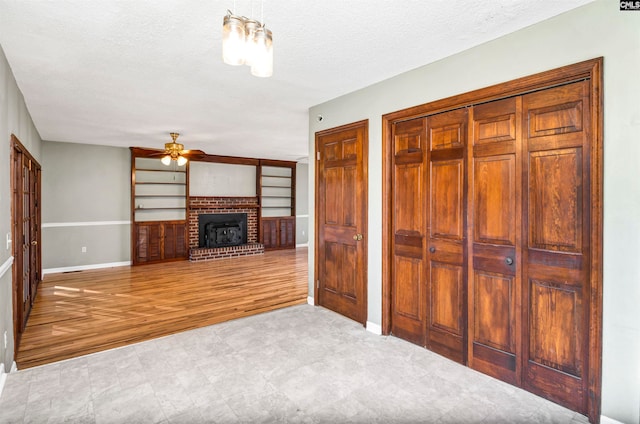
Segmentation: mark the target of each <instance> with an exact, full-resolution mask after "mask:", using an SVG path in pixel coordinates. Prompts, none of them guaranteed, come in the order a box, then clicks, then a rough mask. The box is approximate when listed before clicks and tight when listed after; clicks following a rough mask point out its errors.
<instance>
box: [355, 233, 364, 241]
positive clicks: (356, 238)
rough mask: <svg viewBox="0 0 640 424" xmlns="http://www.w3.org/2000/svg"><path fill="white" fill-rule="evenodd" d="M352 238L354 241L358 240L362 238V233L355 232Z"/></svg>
mask: <svg viewBox="0 0 640 424" xmlns="http://www.w3.org/2000/svg"><path fill="white" fill-rule="evenodd" d="M353 239H354V240H355V241H360V240H362V234H360V233H358V234H355V235H354V236H353Z"/></svg>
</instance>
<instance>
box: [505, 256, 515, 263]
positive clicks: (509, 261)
mask: <svg viewBox="0 0 640 424" xmlns="http://www.w3.org/2000/svg"><path fill="white" fill-rule="evenodd" d="M504 262H505V263H506V264H507V265H513V258H510V257H508V256H507V258H506V259H505V260H504Z"/></svg>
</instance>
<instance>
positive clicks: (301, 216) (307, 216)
mask: <svg viewBox="0 0 640 424" xmlns="http://www.w3.org/2000/svg"><path fill="white" fill-rule="evenodd" d="M296 218H309V215H296Z"/></svg>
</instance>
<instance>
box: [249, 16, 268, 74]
mask: <svg viewBox="0 0 640 424" xmlns="http://www.w3.org/2000/svg"><path fill="white" fill-rule="evenodd" d="M254 54H255V56H254V57H253V61H252V63H251V75H254V76H256V77H262V78H267V77H270V76H271V75H273V35H272V34H271V31H269V30H268V29H266V28H265V27H264V25H263V26H261V27H260V28H258V29H257V30H256V34H255V51H254Z"/></svg>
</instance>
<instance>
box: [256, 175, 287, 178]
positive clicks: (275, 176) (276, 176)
mask: <svg viewBox="0 0 640 424" xmlns="http://www.w3.org/2000/svg"><path fill="white" fill-rule="evenodd" d="M262 176H263V177H269V178H291V175H267V174H262Z"/></svg>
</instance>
